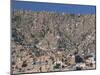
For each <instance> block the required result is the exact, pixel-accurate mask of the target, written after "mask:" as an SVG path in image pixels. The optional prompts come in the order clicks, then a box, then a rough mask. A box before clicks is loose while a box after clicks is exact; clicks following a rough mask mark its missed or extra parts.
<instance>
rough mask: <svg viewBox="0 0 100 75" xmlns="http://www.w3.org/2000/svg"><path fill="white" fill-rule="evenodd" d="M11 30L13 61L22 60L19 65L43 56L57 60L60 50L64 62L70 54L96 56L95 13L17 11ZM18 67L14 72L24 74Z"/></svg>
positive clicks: (15, 11) (14, 14) (13, 17)
mask: <svg viewBox="0 0 100 75" xmlns="http://www.w3.org/2000/svg"><path fill="white" fill-rule="evenodd" d="M11 27H12V28H11V29H12V38H11V42H12V45H11V48H12V50H11V52H12V61H13V62H15V61H17V60H19V59H20V60H19V61H18V62H19V63H20V65H22V62H23V61H25V60H28V59H29V58H32V59H31V60H33V59H34V58H36V57H41V56H44V55H46V56H50V55H52V56H54V57H55V58H53V59H54V60H55V59H56V57H57V56H56V55H57V51H58V52H59V51H60V52H61V55H62V58H63V59H66V58H67V55H69V54H72V55H73V54H79V55H81V56H82V55H89V54H91V53H92V54H93V53H94V56H95V44H96V40H95V39H96V38H95V36H96V34H95V32H96V30H95V28H96V25H95V15H93V14H90V15H89V14H88V15H85V14H84V15H80V14H76V15H75V14H65V13H54V12H34V11H27V10H14V11H13V12H12V24H11ZM28 55H29V57H26V56H28ZM50 57H51V56H50ZM64 57H65V58H64ZM24 58H26V59H24ZM36 59H38V58H36ZM31 60H29V61H31ZM27 62H28V61H27ZM27 62H26V63H27ZM32 62H33V61H32ZM33 67H34V66H33ZM19 68H20V69H21V67H18V66H17V69H14V71H17V70H18V71H24V70H23V69H21V70H20V69H19Z"/></svg>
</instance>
